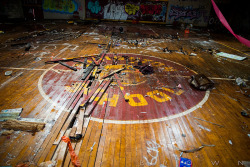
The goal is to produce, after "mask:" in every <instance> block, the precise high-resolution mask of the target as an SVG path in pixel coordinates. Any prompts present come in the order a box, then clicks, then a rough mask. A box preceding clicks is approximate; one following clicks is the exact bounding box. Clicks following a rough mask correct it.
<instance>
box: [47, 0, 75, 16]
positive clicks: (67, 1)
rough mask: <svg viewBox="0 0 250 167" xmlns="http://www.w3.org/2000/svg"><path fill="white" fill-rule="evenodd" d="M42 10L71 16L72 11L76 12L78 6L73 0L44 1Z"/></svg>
mask: <svg viewBox="0 0 250 167" xmlns="http://www.w3.org/2000/svg"><path fill="white" fill-rule="evenodd" d="M43 10H44V11H46V12H56V13H63V14H73V13H74V11H77V10H78V5H77V3H76V2H75V1H74V0H44V1H43Z"/></svg>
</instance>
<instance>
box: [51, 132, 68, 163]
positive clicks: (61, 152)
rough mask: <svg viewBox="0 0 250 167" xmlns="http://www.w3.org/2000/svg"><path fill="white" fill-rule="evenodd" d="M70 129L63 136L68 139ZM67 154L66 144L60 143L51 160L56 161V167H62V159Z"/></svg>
mask: <svg viewBox="0 0 250 167" xmlns="http://www.w3.org/2000/svg"><path fill="white" fill-rule="evenodd" d="M71 130H72V129H71V128H70V129H68V130H67V131H66V133H65V136H67V137H69V134H70V132H71ZM66 153H67V143H65V142H61V143H60V145H59V146H58V147H57V150H56V153H55V154H54V156H53V158H52V160H53V161H56V162H57V163H56V166H57V167H59V166H63V163H64V159H65V156H66Z"/></svg>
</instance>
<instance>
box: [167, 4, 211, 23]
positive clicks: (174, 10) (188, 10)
mask: <svg viewBox="0 0 250 167" xmlns="http://www.w3.org/2000/svg"><path fill="white" fill-rule="evenodd" d="M206 14H207V11H206V10H203V9H202V8H193V7H192V6H189V7H179V6H171V8H170V11H169V18H170V19H171V18H173V19H174V20H179V19H181V18H182V19H189V20H193V19H201V17H203V19H205V20H207V18H206V17H207V16H206Z"/></svg>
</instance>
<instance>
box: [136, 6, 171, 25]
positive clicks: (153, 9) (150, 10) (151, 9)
mask: <svg viewBox="0 0 250 167" xmlns="http://www.w3.org/2000/svg"><path fill="white" fill-rule="evenodd" d="M140 10H141V14H142V17H143V18H145V17H146V18H148V17H152V20H153V21H165V16H166V12H167V6H166V5H165V4H142V5H141V6H140Z"/></svg>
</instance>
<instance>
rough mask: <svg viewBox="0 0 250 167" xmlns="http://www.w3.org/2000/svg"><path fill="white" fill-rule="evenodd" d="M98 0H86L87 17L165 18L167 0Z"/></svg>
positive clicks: (120, 18) (143, 19)
mask: <svg viewBox="0 0 250 167" xmlns="http://www.w3.org/2000/svg"><path fill="white" fill-rule="evenodd" d="M99 2H100V3H99ZM99 2H98V0H86V4H87V6H86V13H87V16H86V17H87V18H95V19H96V18H98V19H111V20H140V21H158V22H164V21H165V20H166V13H167V2H149V3H148V2H146V3H142V4H140V3H131V2H125V1H124V2H120V3H109V2H108V1H99Z"/></svg>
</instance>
